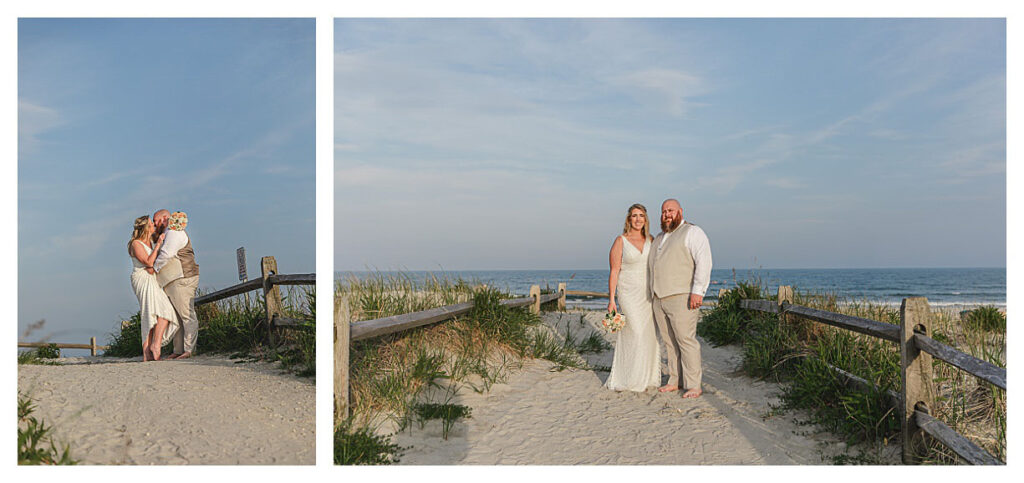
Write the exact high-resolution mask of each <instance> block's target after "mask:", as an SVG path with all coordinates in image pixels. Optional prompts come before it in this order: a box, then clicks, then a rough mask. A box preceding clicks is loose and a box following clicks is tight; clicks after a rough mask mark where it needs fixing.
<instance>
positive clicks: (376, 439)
mask: <svg viewBox="0 0 1024 483" xmlns="http://www.w3.org/2000/svg"><path fill="white" fill-rule="evenodd" d="M402 452H403V448H401V447H399V446H398V445H397V444H394V443H392V442H391V437H390V436H380V435H377V434H375V433H374V432H373V431H371V430H370V428H368V427H365V426H364V427H360V428H355V429H353V427H352V421H351V420H346V421H344V422H342V423H341V424H339V425H338V426H337V427H336V428H334V464H336V465H390V464H393V463H397V462H398V461H399V459H398V458H399V456H401V455H402Z"/></svg>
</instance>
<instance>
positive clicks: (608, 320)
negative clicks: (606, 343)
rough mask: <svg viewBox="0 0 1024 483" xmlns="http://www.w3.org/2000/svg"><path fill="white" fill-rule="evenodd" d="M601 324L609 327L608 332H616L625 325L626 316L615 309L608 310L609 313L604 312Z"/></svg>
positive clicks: (606, 327)
mask: <svg viewBox="0 0 1024 483" xmlns="http://www.w3.org/2000/svg"><path fill="white" fill-rule="evenodd" d="M601 324H602V325H604V328H605V329H607V330H608V332H611V333H613V334H614V333H616V332H618V331H620V330H622V328H623V327H625V325H626V316H625V315H622V314H620V313H618V312H615V311H612V312H608V313H607V314H604V320H602V321H601Z"/></svg>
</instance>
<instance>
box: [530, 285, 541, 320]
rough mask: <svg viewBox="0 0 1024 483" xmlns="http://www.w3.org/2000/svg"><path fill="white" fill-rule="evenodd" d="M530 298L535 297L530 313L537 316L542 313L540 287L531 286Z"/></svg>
mask: <svg viewBox="0 0 1024 483" xmlns="http://www.w3.org/2000/svg"><path fill="white" fill-rule="evenodd" d="M530 297H533V303H532V304H530V312H533V313H535V314H539V313H540V285H530Z"/></svg>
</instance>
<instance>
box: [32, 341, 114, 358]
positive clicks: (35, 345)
mask: <svg viewBox="0 0 1024 483" xmlns="http://www.w3.org/2000/svg"><path fill="white" fill-rule="evenodd" d="M51 346H53V347H56V348H58V349H89V351H90V353H91V355H96V351H97V350H104V351H105V350H107V349H109V348H110V346H106V345H96V338H95V337H90V338H89V343H88V344H65V343H63V342H18V347H27V348H39V347H51Z"/></svg>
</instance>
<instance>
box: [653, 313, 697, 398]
mask: <svg viewBox="0 0 1024 483" xmlns="http://www.w3.org/2000/svg"><path fill="white" fill-rule="evenodd" d="M689 301H690V294H688V293H684V294H677V295H672V296H669V297H664V298H659V297H654V321H655V323H656V325H657V326H658V333H659V334H661V340H662V341H664V343H665V355H666V356H667V359H668V385H670V386H679V385H680V384H679V375H680V374H682V376H683V384H682V388H683V389H700V379H701V376H702V374H703V371H702V370H701V365H700V342H698V341H697V319H699V318H700V309H699V308H698V309H693V310H690V309H689V308H687V305H688V303H689Z"/></svg>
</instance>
